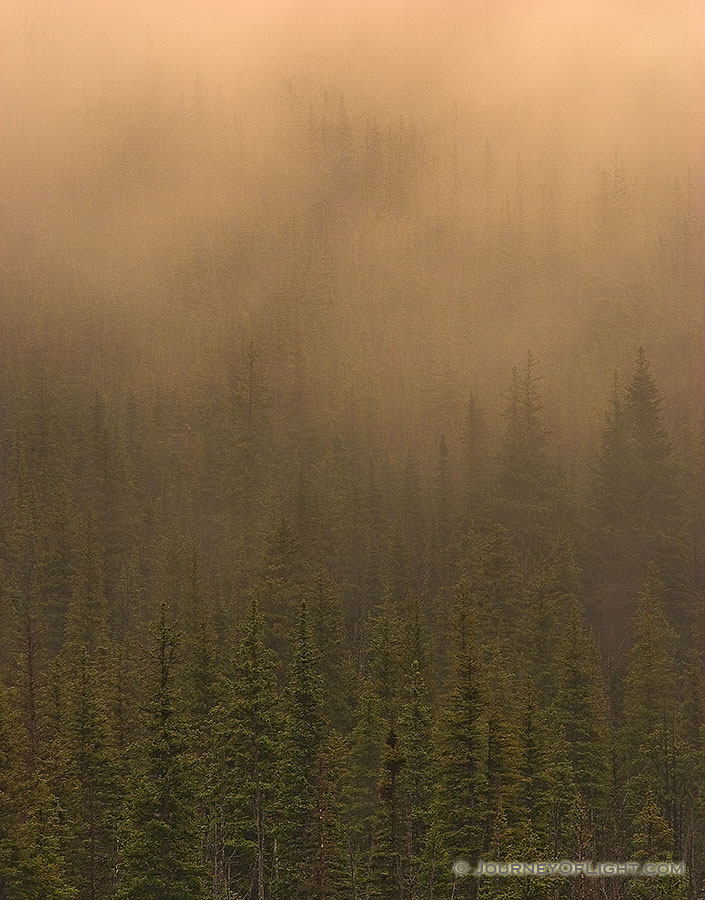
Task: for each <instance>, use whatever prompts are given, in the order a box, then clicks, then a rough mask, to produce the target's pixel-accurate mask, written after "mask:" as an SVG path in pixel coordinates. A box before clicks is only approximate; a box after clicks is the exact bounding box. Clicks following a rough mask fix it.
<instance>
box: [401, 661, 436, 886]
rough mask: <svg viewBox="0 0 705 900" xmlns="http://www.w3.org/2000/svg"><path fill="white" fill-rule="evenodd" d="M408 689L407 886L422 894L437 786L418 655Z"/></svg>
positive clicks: (404, 720)
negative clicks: (434, 791)
mask: <svg viewBox="0 0 705 900" xmlns="http://www.w3.org/2000/svg"><path fill="white" fill-rule="evenodd" d="M405 693H406V699H405V702H404V704H403V706H402V708H401V714H400V716H399V740H400V742H401V746H402V751H403V753H404V759H405V764H404V766H403V767H402V768H401V773H400V785H401V795H402V800H403V803H404V817H405V819H406V822H407V825H406V829H407V834H408V838H407V844H408V850H407V864H406V885H407V888H406V889H407V891H408V892H409V894H410V895H411V896H412V897H415V896H420V895H422V892H423V890H424V889H425V888H426V887H427V886H428V882H429V871H430V868H431V859H430V848H429V846H428V836H429V832H430V830H431V827H432V824H433V821H432V812H431V805H432V799H433V787H434V785H433V776H432V768H433V764H434V759H433V753H432V720H431V712H430V708H429V699H428V691H427V688H426V682H425V680H424V678H423V675H422V673H421V667H420V665H419V662H418V660H416V659H415V660H414V661H413V662H412V664H411V671H410V672H409V675H408V677H407V683H406V691H405Z"/></svg>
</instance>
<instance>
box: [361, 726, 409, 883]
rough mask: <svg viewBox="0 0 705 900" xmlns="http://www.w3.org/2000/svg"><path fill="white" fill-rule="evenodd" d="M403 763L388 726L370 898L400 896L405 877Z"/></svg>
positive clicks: (397, 744)
mask: <svg viewBox="0 0 705 900" xmlns="http://www.w3.org/2000/svg"><path fill="white" fill-rule="evenodd" d="M404 765H405V759H404V756H403V752H402V750H401V748H400V746H399V741H398V738H397V735H396V734H395V732H394V730H390V731H389V734H388V735H387V740H386V741H385V749H384V753H383V754H382V771H381V776H380V780H379V787H378V795H377V801H378V802H377V811H376V813H375V818H374V827H373V837H372V854H371V859H370V884H369V892H368V896H369V897H370V898H374V900H403V897H404V890H405V883H406V880H407V865H408V861H407V852H408V851H407V841H406V828H407V823H406V821H405V816H404V806H403V802H402V797H401V791H400V776H401V771H402V769H403V767H404Z"/></svg>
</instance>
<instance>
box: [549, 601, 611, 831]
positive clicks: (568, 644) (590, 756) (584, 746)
mask: <svg viewBox="0 0 705 900" xmlns="http://www.w3.org/2000/svg"><path fill="white" fill-rule="evenodd" d="M554 703H555V713H556V720H557V724H558V726H559V727H560V728H561V729H562V732H563V734H564V736H565V740H566V742H567V747H568V759H569V761H570V764H571V768H572V772H573V777H574V779H575V783H576V785H577V787H578V790H579V792H580V795H581V797H582V799H583V801H584V802H585V804H586V806H587V808H588V810H589V811H590V815H591V816H593V817H594V816H595V814H596V812H597V811H599V810H602V809H604V804H605V801H606V792H607V785H608V773H609V765H608V743H607V701H606V698H605V694H604V686H603V684H602V675H601V671H600V666H599V662H598V658H597V649H596V647H595V645H594V643H593V641H592V639H591V636H590V635H589V634H588V633H587V632H586V630H585V628H584V627H583V625H582V622H581V618H580V615H579V613H578V611H577V610H574V611H573V613H572V615H571V617H570V619H569V620H568V623H567V625H566V628H565V633H564V638H563V642H562V646H561V649H560V653H559V660H558V685H557V692H556V697H555V701H554Z"/></svg>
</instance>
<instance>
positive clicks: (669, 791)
mask: <svg viewBox="0 0 705 900" xmlns="http://www.w3.org/2000/svg"><path fill="white" fill-rule="evenodd" d="M664 599H665V588H664V585H663V583H662V582H661V580H660V578H659V573H658V569H657V568H656V566H655V565H653V564H651V565H649V568H648V572H647V577H646V581H645V583H644V587H643V590H642V592H641V594H640V597H639V601H638V608H637V613H636V618H635V626H634V631H635V638H636V642H635V644H634V646H633V648H632V651H631V654H630V657H629V665H628V668H627V674H626V678H625V686H624V723H623V728H622V738H623V753H624V759H625V765H626V772H625V774H626V777H627V778H628V779H629V780H628V784H627V800H628V802H629V803H630V804H631V805H630V809H631V812H632V813H635V812H636V808H637V806H636V805H637V804H638V803H639V802H640V798H641V797H643V796H644V795H645V793H646V791H647V790H650V791H652V792H653V794H654V795H655V797H656V799H657V802H658V803H660V804H661V808H662V810H664V811H665V813H666V818H667V821H668V822H669V825H670V827H672V828H674V827H675V828H676V829H677V830H680V817H681V812H682V797H681V795H682V791H683V779H684V775H685V773H684V771H683V768H684V761H685V760H684V757H685V745H684V735H683V733H682V723H681V721H680V719H679V716H678V704H677V682H676V663H675V648H676V640H677V638H676V633H675V631H674V630H673V628H672V627H671V626H670V624H669V623H668V621H667V619H666V616H665V613H664V610H663V602H664Z"/></svg>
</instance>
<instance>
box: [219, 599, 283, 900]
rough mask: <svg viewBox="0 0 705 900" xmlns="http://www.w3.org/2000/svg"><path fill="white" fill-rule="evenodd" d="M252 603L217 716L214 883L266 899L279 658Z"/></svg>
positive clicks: (257, 899) (222, 889) (252, 899)
mask: <svg viewBox="0 0 705 900" xmlns="http://www.w3.org/2000/svg"><path fill="white" fill-rule="evenodd" d="M263 631H264V620H263V618H262V616H261V614H260V612H259V609H258V607H257V604H256V602H255V601H253V602H252V605H251V607H250V612H249V616H248V619H247V621H246V622H245V625H244V628H243V634H242V638H241V641H240V646H239V653H238V659H237V664H236V667H235V673H234V679H233V682H232V684H229V685H228V687H227V688H226V692H225V696H224V699H223V701H222V703H221V705H220V706H219V707H218V709H217V710H216V711H215V715H214V718H215V721H216V724H215V741H214V743H215V747H214V751H213V754H214V759H213V764H212V767H211V778H210V784H209V789H208V797H209V802H210V807H211V822H212V824H211V829H212V834H213V837H212V846H213V851H212V855H213V861H212V864H213V870H214V879H213V880H214V884H215V885H216V887H218V889H219V891H220V892H221V893H222V894H223V895H224V896H228V893H229V892H232V891H236V892H237V893H238V895H240V896H247V897H249V898H250V900H263V898H264V897H265V891H266V889H267V887H268V885H269V883H270V881H271V878H272V864H273V857H274V847H273V841H274V821H273V815H274V812H273V803H274V776H275V765H276V759H277V744H278V698H277V690H276V673H275V659H274V654H273V653H272V651H271V650H268V649H267V648H266V647H265V644H264V635H263Z"/></svg>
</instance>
